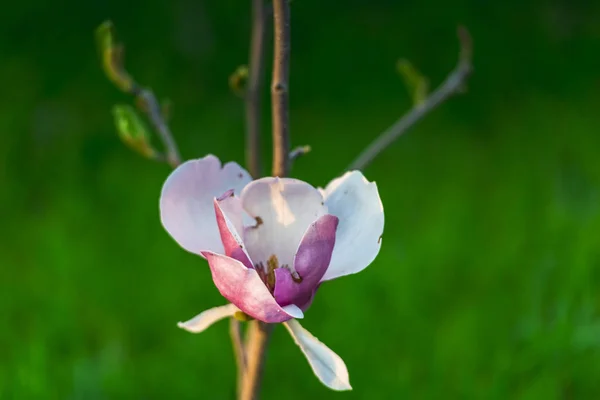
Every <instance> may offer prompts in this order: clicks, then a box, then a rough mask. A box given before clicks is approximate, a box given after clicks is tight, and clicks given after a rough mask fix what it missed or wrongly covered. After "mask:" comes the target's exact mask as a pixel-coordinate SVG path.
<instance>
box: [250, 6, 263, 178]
mask: <svg viewBox="0 0 600 400" xmlns="http://www.w3.org/2000/svg"><path fill="white" fill-rule="evenodd" d="M266 16H267V11H266V7H265V4H264V0H252V35H251V39H250V63H249V64H250V66H249V75H248V82H247V86H246V97H245V101H246V164H247V166H248V170H249V172H250V175H252V176H253V177H255V178H259V177H260V175H261V173H262V171H261V169H262V168H261V164H260V153H261V152H260V128H261V92H262V90H261V89H262V83H263V76H264V53H265V32H266V27H265V25H266V19H267V18H266Z"/></svg>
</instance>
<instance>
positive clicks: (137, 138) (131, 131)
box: [112, 104, 156, 158]
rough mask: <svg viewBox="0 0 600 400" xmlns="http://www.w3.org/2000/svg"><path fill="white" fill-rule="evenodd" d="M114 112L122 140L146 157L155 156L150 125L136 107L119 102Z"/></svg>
mask: <svg viewBox="0 0 600 400" xmlns="http://www.w3.org/2000/svg"><path fill="white" fill-rule="evenodd" d="M112 112H113V117H114V119H115V126H116V127H117V132H118V133H119V137H120V138H121V140H122V141H123V142H124V143H125V144H126V145H127V146H129V147H131V148H132V149H133V150H135V151H137V152H138V153H140V154H141V155H143V156H144V157H146V158H153V157H155V156H156V151H155V150H154V149H153V148H152V146H151V144H150V134H149V133H148V127H147V126H146V124H145V123H144V122H143V121H142V119H141V117H140V116H139V115H138V114H137V112H136V111H135V109H134V108H133V107H132V106H130V105H128V104H117V105H115V106H114V107H113V110H112Z"/></svg>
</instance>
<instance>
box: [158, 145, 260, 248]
mask: <svg viewBox="0 0 600 400" xmlns="http://www.w3.org/2000/svg"><path fill="white" fill-rule="evenodd" d="M251 180H252V179H251V178H250V175H249V174H248V172H246V170H244V169H243V168H242V167H240V166H239V165H238V164H236V163H233V162H230V163H227V164H225V165H223V166H221V161H219V159H218V158H217V157H215V156H213V155H208V156H206V157H204V158H200V159H198V160H189V161H186V162H184V163H183V164H181V165H180V166H179V167H177V168H176V169H175V170H174V171H173V172H172V173H171V174H170V175H169V177H168V178H167V180H166V181H165V183H164V185H163V188H162V192H161V195H160V218H161V222H162V224H163V226H164V227H165V229H166V230H167V232H169V234H170V235H171V236H172V237H173V239H175V241H177V243H179V245H180V246H181V247H183V248H184V249H185V250H187V251H189V252H191V253H196V254H200V252H201V251H202V250H209V251H214V252H222V251H223V245H222V244H221V240H220V237H219V231H218V228H217V222H216V219H215V214H214V209H213V199H214V198H215V197H216V196H221V195H222V194H223V193H225V192H226V191H227V190H230V189H233V190H234V192H235V193H240V192H241V190H242V189H243V188H244V186H246V184H248V183H249V182H250V181H251Z"/></svg>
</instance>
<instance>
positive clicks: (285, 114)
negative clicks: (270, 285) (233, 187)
mask: <svg viewBox="0 0 600 400" xmlns="http://www.w3.org/2000/svg"><path fill="white" fill-rule="evenodd" d="M273 19H274V31H275V35H274V55H273V79H272V82H271V106H272V113H273V176H280V177H283V176H287V175H288V174H289V170H290V138H289V135H290V132H289V110H288V108H289V105H288V102H289V99H288V80H289V70H290V5H289V2H288V0H273ZM272 331H273V325H270V324H266V323H264V322H260V321H252V322H251V323H250V326H249V328H248V334H247V335H248V336H247V339H246V346H245V348H246V371H245V374H244V378H243V380H242V388H241V391H240V397H239V398H240V400H255V399H257V398H258V394H259V392H260V384H261V381H262V374H263V368H264V362H265V357H266V352H267V345H268V343H269V339H270V337H271V332H272Z"/></svg>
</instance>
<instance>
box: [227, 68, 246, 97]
mask: <svg viewBox="0 0 600 400" xmlns="http://www.w3.org/2000/svg"><path fill="white" fill-rule="evenodd" d="M247 83H248V66H247V65H240V66H239V67H237V68H236V70H235V71H233V73H232V74H231V75H229V87H230V88H231V90H232V91H233V93H235V94H236V95H237V96H239V97H244V95H245V94H246V85H247Z"/></svg>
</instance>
